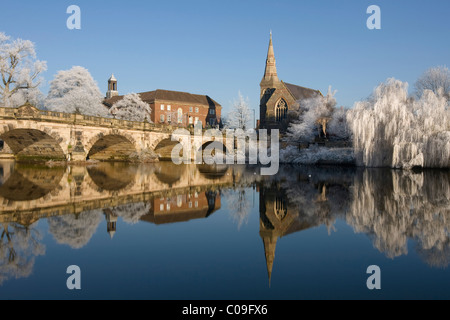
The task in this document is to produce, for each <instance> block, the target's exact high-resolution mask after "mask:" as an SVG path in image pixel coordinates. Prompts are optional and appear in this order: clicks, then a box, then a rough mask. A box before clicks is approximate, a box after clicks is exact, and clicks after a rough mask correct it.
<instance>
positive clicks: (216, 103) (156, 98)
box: [103, 89, 222, 108]
mask: <svg viewBox="0 0 450 320" xmlns="http://www.w3.org/2000/svg"><path fill="white" fill-rule="evenodd" d="M157 91H167V92H176V93H184V94H189V95H195V96H201V97H205V98H209V99H210V100H211V101H212V102H213V103H214V105H215V106H216V107H219V108H222V105H221V104H220V103H218V102H217V101H216V100H214V99H213V98H211V97H210V96H208V95H206V94H197V93H190V92H185V91H175V90H166V89H156V90H152V91H144V92H138V93H137V94H138V95H139V96H140V95H142V94H146V93H152V92H155V98H154V99H153V100H150V101H154V102H156V101H163V102H166V101H168V102H186V104H190V105H194V106H195V105H198V106H208V107H209V106H210V105H206V104H203V103H189V102H188V101H181V100H166V99H159V98H158V97H157ZM124 96H126V94H124V95H119V96H115V97H118V98H121V99H123V97H124ZM115 97H112V98H115ZM112 98H109V99H104V100H103V104H106V105H109V104H108V103H107V102H106V101H107V100H110V99H112ZM119 100H120V99H119ZM119 100H118V101H119Z"/></svg>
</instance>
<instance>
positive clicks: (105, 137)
mask: <svg viewBox="0 0 450 320" xmlns="http://www.w3.org/2000/svg"><path fill="white" fill-rule="evenodd" d="M85 151H86V153H87V155H86V158H87V159H93V160H99V161H126V160H128V159H129V157H130V155H131V154H132V153H133V152H136V151H138V150H137V148H136V141H135V140H134V138H133V137H132V136H131V135H128V134H126V133H118V132H113V133H109V134H104V133H99V134H97V135H96V136H95V137H93V138H92V139H90V140H89V142H88V143H87V144H86V146H85Z"/></svg>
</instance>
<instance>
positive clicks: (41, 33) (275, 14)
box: [0, 0, 450, 113]
mask: <svg viewBox="0 0 450 320" xmlns="http://www.w3.org/2000/svg"><path fill="white" fill-rule="evenodd" d="M73 4H75V5H78V6H79V7H80V8H81V30H69V29H67V27H66V20H67V19H68V17H69V14H67V13H66V9H67V7H68V6H69V5H73ZM373 4H374V5H378V6H379V7H380V8H381V30H369V29H368V28H367V27H366V21H367V19H368V18H369V16H370V15H369V14H367V13H366V10H367V8H368V7H369V6H370V5H373ZM1 8H2V10H1V12H0V31H3V32H5V33H6V34H8V35H10V36H12V37H15V38H16V37H20V38H23V39H27V40H31V41H33V42H34V43H35V44H36V47H37V54H38V58H39V59H41V60H45V61H47V63H48V71H47V72H46V73H45V74H43V76H44V78H45V80H46V82H47V83H46V84H45V85H44V86H43V87H42V90H43V92H44V94H46V93H47V91H48V83H49V82H50V81H51V80H52V78H53V77H54V75H55V74H56V72H57V71H59V70H67V69H70V68H71V67H72V66H74V65H81V66H83V67H85V68H87V69H88V70H89V71H90V72H91V74H92V76H93V77H94V79H95V80H96V81H97V82H98V85H99V87H100V89H101V91H102V92H106V88H107V87H106V86H107V85H106V83H107V80H108V78H109V76H110V75H111V73H114V74H115V76H116V78H117V79H118V81H119V82H118V87H119V92H120V93H121V94H126V93H130V92H144V91H151V90H155V89H167V90H177V91H187V92H191V93H197V94H207V95H209V96H211V97H212V98H213V99H215V100H217V101H218V102H219V103H221V104H222V106H223V107H224V108H225V112H226V111H227V110H229V108H230V105H231V103H232V102H233V100H235V99H236V98H237V95H238V91H241V93H242V94H243V95H244V96H245V97H248V98H249V100H250V103H251V106H252V108H255V109H256V110H258V109H259V83H260V81H261V79H262V76H263V73H264V66H265V59H266V54H267V48H268V42H269V32H270V30H272V31H273V41H274V46H275V57H276V60H277V69H278V76H279V78H280V79H281V80H283V81H285V82H289V83H293V84H297V85H301V86H305V87H310V88H314V89H319V90H321V91H322V92H323V93H326V91H327V89H328V86H330V85H331V86H332V88H333V89H335V90H338V92H337V95H336V98H337V100H338V104H339V105H344V106H346V107H351V106H352V105H353V103H354V102H355V101H358V100H361V99H364V98H366V97H367V96H369V95H370V94H371V93H372V91H373V88H374V87H376V86H377V85H378V84H379V83H381V82H383V81H385V80H386V79H387V78H390V77H395V78H397V79H399V80H402V81H406V82H408V83H409V84H410V87H412V85H413V84H414V82H415V80H416V79H417V78H418V77H419V76H420V74H422V73H423V72H424V71H425V70H426V69H427V68H429V67H432V66H437V65H446V66H447V67H449V66H450V41H449V40H450V36H449V35H450V18H449V16H448V15H449V14H450V1H448V0H441V1H436V0H434V1H433V0H431V1H411V0H410V1H403V0H396V1H385V0H372V1H365V0H342V1H337V0H329V1H327V0H314V1H313V0H295V1H294V0H291V1H288V0H285V1H266V0H259V1H250V0H241V1H234V0H232V1H215V0H209V1H196V0H191V1H170V0H168V1H142V0H128V1H115V0H109V1H104V0H95V1H92V0H91V1H75V0H72V1H61V0H59V1H46V0H43V1H30V0H23V1H20V2H13V1H9V2H4V3H2V6H1ZM257 113H258V112H257Z"/></svg>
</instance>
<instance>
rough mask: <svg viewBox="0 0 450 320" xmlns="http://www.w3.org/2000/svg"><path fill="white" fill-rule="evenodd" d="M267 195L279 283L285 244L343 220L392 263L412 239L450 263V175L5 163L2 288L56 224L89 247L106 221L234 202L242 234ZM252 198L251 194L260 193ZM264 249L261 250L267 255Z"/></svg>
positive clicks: (176, 217)
mask: <svg viewBox="0 0 450 320" xmlns="http://www.w3.org/2000/svg"><path fill="white" fill-rule="evenodd" d="M249 188H255V192H256V193H257V194H259V204H258V206H259V223H260V227H259V236H260V237H261V239H262V248H263V250H264V251H261V252H264V254H265V262H266V267H267V274H268V278H269V282H270V280H271V278H272V274H273V273H274V272H275V271H274V270H276V267H275V266H276V263H275V256H276V248H277V246H279V245H282V244H281V242H282V241H281V240H280V239H283V238H284V237H288V236H289V235H291V234H293V233H297V232H302V231H303V230H307V229H311V228H315V227H318V226H326V227H327V228H328V231H329V233H331V232H334V225H335V223H336V221H337V220H342V221H345V222H346V223H347V224H348V225H349V226H351V228H353V230H354V231H355V233H364V234H367V236H368V237H369V238H370V239H371V241H372V242H373V245H374V247H375V248H376V249H377V250H378V251H380V252H383V253H384V254H385V255H386V257H388V258H395V257H399V256H402V255H406V253H407V247H408V246H407V242H408V240H414V241H415V242H416V243H417V246H416V251H417V253H418V255H419V256H420V257H421V258H422V260H423V261H425V262H426V263H427V264H428V265H430V266H432V267H440V268H447V267H448V265H449V263H450V232H449V230H450V173H449V172H448V171H424V172H419V173H414V172H408V171H392V170H375V169H372V170H362V169H355V168H335V167H333V168H303V167H302V168H293V167H286V166H284V167H281V170H280V172H279V173H278V175H276V176H274V177H261V176H258V175H255V174H254V170H253V169H252V168H251V167H246V166H231V167H227V166H207V165H202V166H195V165H192V166H176V165H174V164H171V163H157V164H149V165H143V164H141V165H129V164H122V163H99V164H97V165H94V166H79V167H76V166H74V167H53V168H51V167H37V166H27V165H23V164H15V163H14V162H1V163H0V235H1V243H0V254H1V256H0V284H1V283H2V281H4V280H5V279H8V278H10V277H12V276H15V277H26V276H28V275H29V274H30V273H31V270H32V267H33V264H34V257H36V256H38V255H42V254H44V252H45V247H44V245H43V244H42V243H41V240H40V239H41V237H42V235H39V233H38V232H37V231H36V229H35V228H34V224H35V222H37V221H38V220H39V219H43V218H46V219H47V220H48V225H49V232H50V233H51V234H52V235H53V236H54V238H55V239H56V240H57V241H58V243H61V244H66V245H69V246H71V247H72V248H82V247H83V246H85V245H86V244H87V243H88V242H89V240H90V239H91V238H92V236H93V235H94V233H95V232H96V229H97V227H98V225H99V224H100V222H101V221H102V220H103V221H104V220H106V222H107V223H106V225H107V227H106V228H107V230H105V232H106V231H107V232H108V233H109V235H110V236H111V237H113V236H114V235H115V233H116V232H120V226H118V221H119V218H121V220H123V221H124V222H127V223H131V224H135V223H142V222H144V223H145V222H147V223H152V224H157V225H159V224H167V223H178V222H183V221H189V220H192V219H204V218H208V217H209V216H211V215H212V214H213V213H214V212H216V211H217V210H219V209H220V208H221V207H222V204H223V203H224V202H226V203H227V208H228V213H229V214H230V215H231V216H232V217H233V219H234V220H235V221H236V222H237V223H238V225H241V224H242V222H243V221H245V220H246V219H247V218H248V215H249V214H250V211H251V208H252V204H251V199H250V195H252V194H249V192H248V190H249ZM250 190H251V189H250ZM262 248H258V250H262Z"/></svg>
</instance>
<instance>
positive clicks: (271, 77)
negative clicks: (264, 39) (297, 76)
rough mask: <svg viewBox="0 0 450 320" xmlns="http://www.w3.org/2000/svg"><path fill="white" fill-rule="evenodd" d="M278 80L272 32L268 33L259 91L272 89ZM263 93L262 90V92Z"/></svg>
mask: <svg viewBox="0 0 450 320" xmlns="http://www.w3.org/2000/svg"><path fill="white" fill-rule="evenodd" d="M279 82H280V80H279V79H278V75H277V66H276V60H275V53H274V51H273V42H272V32H270V41H269V50H268V52H267V59H266V69H265V71H264V77H263V79H262V81H261V84H260V85H261V90H262V89H263V88H264V89H267V88H269V89H270V88H274V87H275V86H276V85H277V84H278V83H279ZM261 93H263V90H262V92H261Z"/></svg>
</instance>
